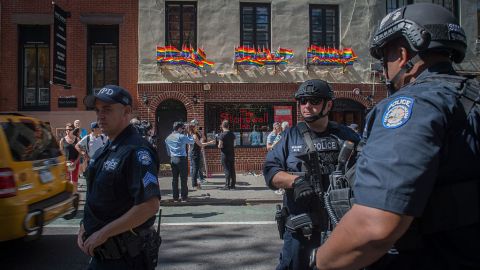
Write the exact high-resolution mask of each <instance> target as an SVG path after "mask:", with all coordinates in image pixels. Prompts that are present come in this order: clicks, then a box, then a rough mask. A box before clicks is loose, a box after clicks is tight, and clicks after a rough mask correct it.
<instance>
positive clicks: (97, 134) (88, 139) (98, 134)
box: [75, 122, 108, 164]
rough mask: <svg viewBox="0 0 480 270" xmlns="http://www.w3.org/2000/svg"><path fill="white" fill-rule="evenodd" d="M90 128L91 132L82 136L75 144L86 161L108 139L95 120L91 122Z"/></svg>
mask: <svg viewBox="0 0 480 270" xmlns="http://www.w3.org/2000/svg"><path fill="white" fill-rule="evenodd" d="M90 128H91V129H92V132H91V133H90V134H88V136H85V137H83V138H82V139H81V140H80V141H79V142H78V143H77V145H75V148H76V149H77V151H78V152H79V153H81V154H82V156H83V157H84V158H85V159H86V160H87V161H88V160H89V159H90V158H92V157H93V155H94V154H95V152H97V150H98V149H100V148H102V147H103V146H104V145H105V144H106V143H107V141H108V138H107V136H105V135H103V134H102V131H101V130H100V128H99V127H98V124H97V122H92V123H91V124H90ZM85 163H87V162H85ZM87 164H88V163H87Z"/></svg>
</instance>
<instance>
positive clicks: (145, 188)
mask: <svg viewBox="0 0 480 270" xmlns="http://www.w3.org/2000/svg"><path fill="white" fill-rule="evenodd" d="M158 166H159V164H158V159H157V156H156V154H155V150H154V149H153V148H152V146H151V145H150V144H149V143H148V142H147V141H146V140H145V139H143V138H142V137H141V135H140V134H138V132H137V131H136V130H135V128H134V127H132V126H128V127H127V128H125V129H124V130H123V131H122V132H121V133H120V134H119V135H118V136H117V137H116V138H115V140H114V141H113V142H109V144H107V145H106V146H105V147H104V148H103V149H101V150H99V151H97V153H96V154H95V156H94V157H93V158H92V160H91V164H90V166H89V169H88V177H87V183H88V189H87V202H86V205H85V210H84V219H83V221H84V228H85V233H86V235H87V236H88V235H91V234H93V233H94V232H96V231H98V230H100V229H101V228H102V227H104V226H105V225H106V224H108V223H110V222H112V221H114V220H115V219H117V218H119V217H121V216H122V215H123V214H125V213H126V212H127V211H128V210H130V209H131V208H132V207H133V206H135V205H138V204H141V203H144V202H146V201H148V200H149V199H151V198H153V197H157V198H159V199H160V188H159V184H158V178H157V172H158ZM154 222H155V216H153V217H151V218H150V219H148V220H147V221H146V222H145V223H144V224H142V225H140V226H139V227H138V228H136V229H146V228H149V227H151V226H152V225H153V224H154ZM138 264H141V262H140V260H132V262H130V264H128V265H127V264H126V262H125V260H122V259H120V260H107V261H104V262H101V261H98V260H96V259H93V261H92V264H91V267H92V268H93V269H133V268H135V269H142V267H140V268H138V266H137V265H138ZM133 265H135V266H136V267H133Z"/></svg>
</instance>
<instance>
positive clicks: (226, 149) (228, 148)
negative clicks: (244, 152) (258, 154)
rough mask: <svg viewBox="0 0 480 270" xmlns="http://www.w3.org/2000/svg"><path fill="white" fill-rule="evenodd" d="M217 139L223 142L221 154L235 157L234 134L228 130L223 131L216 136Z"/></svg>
mask: <svg viewBox="0 0 480 270" xmlns="http://www.w3.org/2000/svg"><path fill="white" fill-rule="evenodd" d="M218 139H219V140H220V141H223V148H221V150H222V154H224V155H226V156H231V157H233V156H235V151H234V149H233V147H234V144H235V134H233V132H231V131H230V130H229V131H224V132H222V133H221V134H220V136H218Z"/></svg>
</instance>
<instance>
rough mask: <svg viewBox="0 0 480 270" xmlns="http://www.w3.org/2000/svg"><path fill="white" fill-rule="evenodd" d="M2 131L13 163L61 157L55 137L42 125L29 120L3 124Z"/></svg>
mask: <svg viewBox="0 0 480 270" xmlns="http://www.w3.org/2000/svg"><path fill="white" fill-rule="evenodd" d="M2 129H3V131H4V133H5V135H6V136H7V140H8V145H9V147H10V151H11V153H12V157H13V159H14V160H15V161H31V160H39V159H47V158H53V157H58V156H60V155H61V152H60V149H59V148H58V144H57V142H56V141H55V137H54V136H53V134H52V133H51V131H50V130H49V129H48V127H47V126H45V125H44V124H43V123H41V124H37V123H34V122H32V121H30V120H22V121H21V122H11V121H10V122H4V123H2Z"/></svg>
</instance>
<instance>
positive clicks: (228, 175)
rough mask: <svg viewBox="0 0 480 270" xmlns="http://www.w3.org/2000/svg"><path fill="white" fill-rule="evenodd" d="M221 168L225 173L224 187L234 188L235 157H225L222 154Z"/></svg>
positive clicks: (235, 177)
mask: <svg viewBox="0 0 480 270" xmlns="http://www.w3.org/2000/svg"><path fill="white" fill-rule="evenodd" d="M222 166H223V172H224V173H225V187H228V188H235V184H236V182H237V176H236V174H235V156H226V155H224V154H223V153H222Z"/></svg>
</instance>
